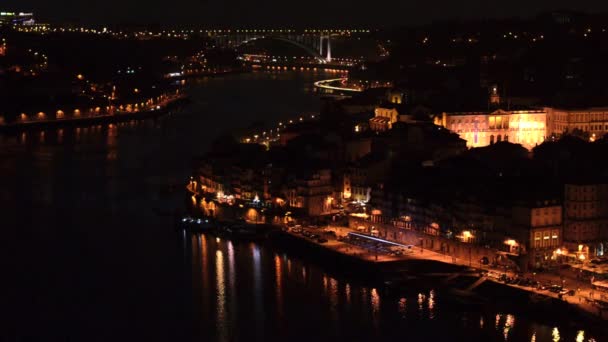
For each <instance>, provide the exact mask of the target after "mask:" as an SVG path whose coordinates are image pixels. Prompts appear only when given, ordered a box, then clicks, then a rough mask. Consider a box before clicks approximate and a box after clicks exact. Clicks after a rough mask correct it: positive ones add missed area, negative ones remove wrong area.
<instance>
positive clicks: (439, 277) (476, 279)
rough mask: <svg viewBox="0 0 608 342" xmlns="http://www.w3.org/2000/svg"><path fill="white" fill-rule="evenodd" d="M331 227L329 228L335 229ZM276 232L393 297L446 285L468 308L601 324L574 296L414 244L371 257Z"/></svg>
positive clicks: (342, 246) (347, 247) (330, 242)
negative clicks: (500, 277)
mask: <svg viewBox="0 0 608 342" xmlns="http://www.w3.org/2000/svg"><path fill="white" fill-rule="evenodd" d="M332 229H333V230H334V231H335V227H333V228H332ZM341 229H342V231H339V234H344V233H346V232H347V231H348V229H347V228H341ZM320 235H322V233H320ZM276 236H277V237H278V241H279V242H281V243H286V244H287V246H288V247H290V248H291V247H297V248H299V249H300V251H301V252H302V254H304V253H305V254H306V256H308V257H312V258H313V259H316V260H318V261H320V262H322V264H323V266H326V267H327V266H329V267H330V268H333V269H337V270H339V271H340V272H343V273H349V274H357V275H359V276H364V277H368V278H369V277H371V278H372V279H376V281H380V280H381V281H380V283H382V286H383V292H384V293H385V294H389V295H393V296H399V294H400V293H401V292H403V291H407V290H411V289H412V288H417V287H425V286H427V285H433V286H434V287H436V288H444V289H446V290H447V291H448V292H449V293H451V294H452V295H453V296H454V299H455V300H456V301H458V302H461V303H462V304H466V305H468V306H470V305H473V306H480V307H481V306H485V305H493V306H497V307H499V308H503V309H508V310H512V311H518V312H523V313H534V314H538V315H544V316H545V317H546V318H547V319H548V320H560V321H564V322H569V321H573V322H577V323H576V324H578V325H580V326H582V325H583V324H588V323H589V322H595V323H601V322H603V319H604V316H605V315H603V312H602V311H600V312H599V314H598V312H597V308H595V307H594V306H593V305H590V304H589V303H588V302H587V301H583V300H582V299H581V298H579V297H578V296H577V295H575V296H570V297H564V299H559V298H557V297H556V296H557V295H556V296H552V293H551V292H548V291H544V292H543V291H541V290H536V289H532V288H527V287H523V286H518V285H511V284H506V283H504V282H500V281H497V280H494V279H492V278H489V277H486V276H483V275H480V274H481V273H482V272H483V271H487V270H484V269H478V268H472V267H468V266H466V265H462V264H458V263H455V262H454V261H452V260H446V259H445V256H443V255H440V254H439V253H436V252H433V251H430V250H424V249H420V248H417V247H415V248H414V250H413V251H412V252H410V253H407V254H405V255H402V256H390V255H377V256H376V254H375V253H372V252H370V251H367V250H364V249H362V248H357V247H356V246H352V245H349V244H347V243H344V242H340V241H337V240H334V239H327V240H328V241H327V242H323V243H319V242H317V241H315V240H314V239H310V238H307V237H305V236H301V235H299V234H296V233H292V232H288V231H286V230H282V231H280V232H279V233H277V235H276ZM290 250H292V249H290Z"/></svg>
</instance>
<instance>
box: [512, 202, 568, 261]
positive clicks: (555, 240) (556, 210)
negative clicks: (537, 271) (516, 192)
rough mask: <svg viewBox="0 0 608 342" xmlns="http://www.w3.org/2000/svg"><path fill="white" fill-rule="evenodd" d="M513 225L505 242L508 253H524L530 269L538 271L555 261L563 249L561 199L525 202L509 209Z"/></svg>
mask: <svg viewBox="0 0 608 342" xmlns="http://www.w3.org/2000/svg"><path fill="white" fill-rule="evenodd" d="M512 218H513V220H512V224H511V226H510V229H509V230H508V232H507V233H508V234H509V235H507V236H506V238H505V244H506V245H507V246H509V249H510V252H513V253H517V254H519V253H527V254H528V259H529V260H528V262H529V264H530V265H531V266H533V267H541V266H543V265H546V264H547V263H550V262H551V261H552V260H554V259H555V257H556V250H557V249H559V248H560V247H562V246H563V235H562V230H563V220H562V206H561V201H560V199H545V200H527V201H522V202H520V203H517V204H515V205H514V206H513V208H512Z"/></svg>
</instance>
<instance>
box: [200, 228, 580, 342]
mask: <svg viewBox="0 0 608 342" xmlns="http://www.w3.org/2000/svg"><path fill="white" fill-rule="evenodd" d="M211 239H212V240H213V241H215V242H216V243H215V244H213V245H209V244H208V241H209V237H208V236H204V235H201V236H198V238H197V241H198V243H195V244H192V248H195V249H199V250H198V251H196V250H193V251H191V253H192V257H193V259H194V258H195V259H196V260H201V262H200V264H198V263H197V264H198V265H199V267H200V268H201V270H200V272H201V274H202V282H201V283H197V282H194V288H193V292H194V293H195V294H200V295H202V296H203V297H212V298H215V304H214V305H212V308H211V310H209V311H205V310H202V311H203V312H205V313H206V315H203V316H202V317H201V320H202V323H200V324H201V325H205V324H206V323H204V322H213V324H212V325H211V326H210V325H208V324H207V325H205V326H206V327H207V328H209V327H212V328H213V329H214V331H213V336H216V337H217V339H218V340H230V339H232V338H235V333H236V332H235V331H234V329H233V327H235V326H237V325H238V326H239V330H238V334H239V336H255V337H256V339H263V338H271V337H289V336H292V337H293V336H298V334H297V333H296V332H297V331H300V332H302V330H300V329H305V327H306V326H314V327H315V329H313V330H312V331H310V329H309V330H307V331H306V333H304V332H302V334H304V335H306V334H314V331H317V333H318V334H323V335H327V336H335V337H339V336H342V334H344V333H345V330H344V329H351V330H352V329H354V330H353V331H357V332H358V333H360V334H361V336H367V338H372V337H379V336H380V337H382V336H384V335H383V332H384V331H389V330H387V329H388V327H387V324H395V327H397V326H401V327H402V328H399V329H396V330H395V331H393V330H390V331H391V334H394V333H397V334H403V336H404V337H406V336H408V334H413V336H425V335H424V334H428V333H429V332H428V331H427V330H429V329H430V331H432V334H433V335H432V336H439V337H441V336H443V337H446V338H447V337H454V338H455V339H457V337H458V336H460V335H459V334H462V335H463V336H480V338H482V337H483V338H484V340H497V341H498V340H503V341H518V340H520V339H521V338H525V339H526V340H531V341H534V340H536V341H545V340H557V339H559V340H562V339H563V338H564V332H562V330H561V328H559V327H549V326H544V325H540V324H537V323H533V322H529V321H527V320H526V319H525V318H517V317H516V315H515V314H513V313H500V312H499V313H484V312H477V313H476V312H468V311H467V310H465V309H464V308H461V307H453V306H450V304H448V303H446V302H445V300H442V295H441V293H440V291H437V290H435V289H429V290H428V291H422V292H408V291H406V292H404V293H403V295H402V296H400V297H393V296H385V295H384V294H383V293H382V289H381V288H379V287H375V286H373V287H372V286H366V285H364V284H362V283H359V281H355V282H352V281H349V280H346V279H343V278H342V277H341V276H336V275H333V274H328V273H326V272H324V271H323V270H322V269H320V268H319V267H318V266H314V265H310V264H307V262H306V261H304V260H301V259H300V258H297V257H293V256H290V255H289V254H283V253H277V252H275V251H272V248H271V247H269V246H264V245H260V244H256V243H250V242H247V243H242V242H236V241H229V240H224V239H221V240H217V239H215V238H211ZM207 260H213V262H214V264H215V268H212V269H209V268H208V267H207V266H205V265H206V264H207V262H208V261H207ZM208 272H215V274H209V273H208ZM205 279H211V280H212V281H211V282H210V283H207V282H206V281H205ZM319 295H320V296H321V297H320V298H319V297H318V296H319ZM353 295H355V296H356V298H358V299H356V300H353ZM198 303H205V301H202V302H198ZM408 303H416V304H415V305H413V306H412V305H408ZM193 305H197V304H193ZM312 313H314V314H312ZM311 314H312V315H311ZM359 315H361V316H359ZM365 317H367V319H365ZM492 318H493V320H494V321H495V324H494V325H490V326H488V325H487V324H485V322H487V321H488V320H490V321H491V320H492ZM355 321H356V322H357V323H356V324H355V323H354V322H355ZM397 322H401V323H397ZM469 323H473V324H469ZM195 324H196V322H195ZM352 324H355V325H354V326H353V325H352ZM241 327H242V328H241ZM347 327H348V328H347ZM393 328H394V327H393V326H391V327H390V329H393ZM488 329H490V330H488ZM207 332H208V331H207ZM416 334H420V335H416ZM442 334H443V335H442ZM568 334H569V335H568V336H571V339H572V340H574V339H576V340H577V341H584V340H585V336H587V335H586V333H585V332H584V331H571V332H568ZM386 336H388V335H386ZM587 338H588V337H587Z"/></svg>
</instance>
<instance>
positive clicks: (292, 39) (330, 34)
mask: <svg viewBox="0 0 608 342" xmlns="http://www.w3.org/2000/svg"><path fill="white" fill-rule="evenodd" d="M369 32H370V31H369V30H346V29H344V30H304V31H297V30H290V29H287V30H257V29H254V30H223V31H222V30H218V31H209V32H207V34H208V36H210V37H212V38H213V39H214V40H215V42H216V44H217V45H218V46H221V47H233V48H236V47H239V46H243V45H245V44H249V43H251V42H255V41H256V40H263V39H272V40H277V41H281V42H284V43H288V44H291V45H294V46H297V47H299V48H301V49H302V50H304V51H306V52H307V53H308V54H309V55H310V56H313V57H315V58H316V59H317V61H318V62H319V63H329V62H331V61H332V54H331V42H332V38H333V39H343V38H351V37H353V36H357V35H367V34H369Z"/></svg>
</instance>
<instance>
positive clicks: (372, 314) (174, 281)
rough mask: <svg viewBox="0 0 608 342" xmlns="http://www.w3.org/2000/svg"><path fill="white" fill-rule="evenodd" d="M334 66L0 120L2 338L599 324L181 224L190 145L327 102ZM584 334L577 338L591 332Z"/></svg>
mask: <svg viewBox="0 0 608 342" xmlns="http://www.w3.org/2000/svg"><path fill="white" fill-rule="evenodd" d="M332 77H333V75H329V74H323V73H319V74H313V73H291V72H284V73H252V74H241V75H227V76H222V77H217V78H206V79H202V80H198V81H196V82H193V83H192V84H191V85H190V94H191V96H192V103H190V104H189V105H187V107H186V108H184V109H183V110H182V111H180V112H178V113H173V114H171V115H168V116H164V117H162V118H159V119H157V120H148V121H142V122H130V123H125V124H119V125H102V126H93V127H81V128H64V129H52V130H47V131H42V132H28V133H23V134H18V135H10V136H6V135H5V136H0V207H1V208H2V209H1V211H0V212H1V215H2V221H1V222H2V223H1V227H2V238H1V239H0V249H1V252H0V253H1V254H0V257H2V258H1V260H2V261H1V264H0V265H2V267H3V270H4V272H3V279H2V284H3V288H5V290H3V291H2V292H1V294H0V303H1V305H2V307H3V311H4V313H5V314H7V315H6V318H5V319H3V322H2V326H3V327H4V328H3V329H2V330H0V340H4V339H6V340H27V339H28V338H29V339H33V340H45V341H53V340H61V341H66V340H70V341H84V340H86V341H111V340H114V341H115V340H126V339H132V340H137V341H143V340H148V341H149V340H162V341H169V340H170V341H190V340H202V341H214V340H218V341H235V340H264V339H266V340H275V339H285V340H326V339H333V340H345V339H350V340H372V339H376V340H389V339H393V338H398V339H401V340H405V339H410V340H453V341H456V340H507V341H530V340H535V341H554V340H556V338H558V337H559V338H561V340H568V341H574V340H575V339H576V340H577V341H578V339H577V338H581V337H582V338H583V339H582V340H584V341H587V340H588V339H589V338H591V337H592V336H591V335H590V333H589V332H587V331H579V330H576V329H572V328H570V327H569V326H562V325H556V326H554V325H552V324H546V323H541V322H544V320H542V319H540V318H539V317H530V316H528V315H521V314H514V313H511V312H494V311H492V310H486V311H483V312H480V311H475V310H473V311H471V310H466V309H464V308H461V307H454V306H452V305H448V304H447V303H445V302H444V301H443V297H442V294H441V293H438V292H437V291H436V290H435V289H432V288H429V289H428V290H426V291H423V292H420V293H418V292H415V293H409V294H407V295H404V297H403V298H386V297H383V296H382V295H381V294H380V292H379V290H378V289H375V288H373V287H371V286H369V285H366V283H365V282H361V281H357V280H354V279H349V278H347V277H344V276H341V275H340V273H339V272H335V271H332V270H327V269H325V268H324V267H323V265H322V264H319V263H317V262H312V261H310V260H308V258H306V256H302V255H298V254H292V253H289V252H285V251H283V250H280V249H276V247H273V246H271V245H268V244H265V243H261V244H253V243H242V242H240V243H237V242H231V241H226V240H221V239H216V238H215V237H210V236H204V235H190V234H185V233H183V232H178V231H176V230H174V229H173V224H172V221H171V219H170V218H168V217H164V216H158V215H157V214H156V213H155V212H154V211H153V210H152V209H153V208H163V209H174V208H177V209H180V208H183V206H184V201H183V193H182V192H181V191H176V192H175V193H173V194H172V195H166V194H165V193H164V192H163V191H162V190H163V189H166V188H167V185H170V184H185V182H187V179H188V176H189V175H190V165H191V160H192V158H193V157H195V156H197V155H200V154H202V153H203V152H204V151H205V150H206V148H207V147H208V146H209V144H210V142H211V141H212V140H213V139H214V138H215V137H217V136H218V135H219V134H221V133H222V132H230V131H233V130H235V129H243V128H246V127H247V126H248V125H250V124H251V123H252V122H253V121H256V120H264V121H267V122H278V121H279V120H284V119H285V118H289V117H297V116H299V115H301V114H302V113H310V112H318V110H319V105H320V100H319V99H318V97H317V96H316V95H315V94H314V93H313V89H312V83H313V82H314V81H316V80H320V79H324V78H332ZM582 340H581V341H582Z"/></svg>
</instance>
